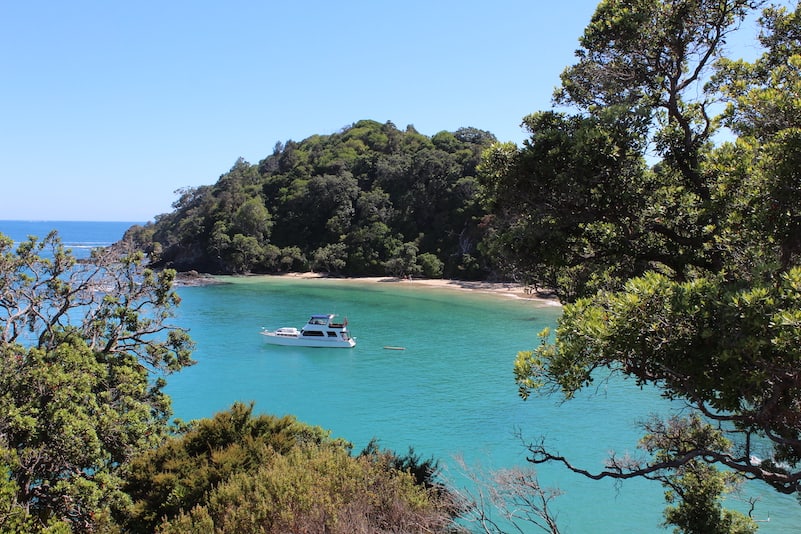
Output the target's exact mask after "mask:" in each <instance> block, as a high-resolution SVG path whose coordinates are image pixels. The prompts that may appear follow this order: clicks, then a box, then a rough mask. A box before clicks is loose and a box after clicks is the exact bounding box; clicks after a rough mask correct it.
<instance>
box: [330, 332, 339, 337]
mask: <svg viewBox="0 0 801 534" xmlns="http://www.w3.org/2000/svg"><path fill="white" fill-rule="evenodd" d="M328 337H337V333H336V332H328Z"/></svg>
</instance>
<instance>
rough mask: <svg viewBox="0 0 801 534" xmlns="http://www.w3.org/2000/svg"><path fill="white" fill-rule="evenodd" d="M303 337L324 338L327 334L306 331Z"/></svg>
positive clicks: (317, 331)
mask: <svg viewBox="0 0 801 534" xmlns="http://www.w3.org/2000/svg"><path fill="white" fill-rule="evenodd" d="M303 335H304V336H317V337H322V336H324V335H325V334H324V333H323V332H320V331H319V330H304V331H303Z"/></svg>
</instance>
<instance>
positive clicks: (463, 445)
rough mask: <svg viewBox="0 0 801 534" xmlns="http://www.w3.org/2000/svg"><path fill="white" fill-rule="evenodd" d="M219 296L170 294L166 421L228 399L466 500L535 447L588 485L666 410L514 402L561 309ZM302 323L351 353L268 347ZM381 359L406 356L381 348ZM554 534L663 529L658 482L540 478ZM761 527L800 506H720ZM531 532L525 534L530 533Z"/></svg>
mask: <svg viewBox="0 0 801 534" xmlns="http://www.w3.org/2000/svg"><path fill="white" fill-rule="evenodd" d="M132 224H141V223H125V222H53V221H33V222H28V221H0V233H3V234H5V235H8V236H10V237H11V238H12V239H14V240H15V241H17V242H18V241H20V240H24V239H26V238H27V236H28V235H38V236H39V237H44V235H46V234H47V232H49V231H50V230H51V229H56V230H58V231H59V232H60V234H61V235H62V238H63V240H64V243H65V245H67V246H69V247H72V248H74V250H85V247H91V246H107V245H109V244H111V243H113V242H116V241H117V240H119V239H120V238H121V237H122V234H123V233H124V232H125V230H126V229H127V228H128V227H130V226H131V225H132ZM220 281H221V282H224V283H221V284H215V285H210V286H203V287H180V288H178V293H179V295H180V296H181V299H182V302H181V305H180V307H179V308H178V313H177V316H176V318H175V321H174V323H175V324H176V325H178V326H181V327H183V328H187V329H188V330H189V333H190V336H191V337H192V338H193V339H194V341H195V342H196V350H195V353H194V355H193V358H194V359H195V360H196V361H197V364H196V365H195V366H192V367H190V368H187V369H185V370H183V371H181V372H179V373H176V374H173V375H169V376H168V377H167V382H168V386H167V389H166V391H167V393H168V394H169V395H170V396H171V397H172V399H173V409H174V416H175V417H177V418H180V419H183V420H190V419H196V418H203V417H211V416H213V415H214V414H215V413H216V412H219V411H221V410H225V409H227V408H229V407H230V406H231V405H232V404H233V403H234V402H237V401H241V402H246V403H247V402H253V403H254V404H255V411H256V412H258V413H272V414H275V415H279V416H280V415H285V414H292V415H294V416H296V417H297V418H298V419H299V420H300V421H303V422H305V423H309V424H313V425H319V426H321V427H323V428H326V429H328V430H330V431H331V433H332V435H333V436H335V437H341V438H344V439H346V440H348V441H350V442H352V443H353V444H354V450H355V451H359V450H361V448H363V447H364V446H365V445H367V443H368V442H369V441H370V440H371V439H373V438H376V439H378V441H379V444H380V446H381V447H385V448H389V449H393V450H396V451H397V452H399V453H405V452H406V451H407V450H408V448H409V447H413V448H414V451H415V452H416V453H417V454H419V455H421V456H422V457H424V458H428V457H433V458H435V459H437V460H438V461H439V463H440V466H441V467H442V468H443V477H444V478H445V479H446V480H447V481H448V482H449V483H450V484H452V485H454V486H456V487H463V488H471V486H470V483H469V481H468V480H467V478H466V477H465V475H464V473H462V472H461V471H460V469H459V465H458V464H459V461H458V459H459V458H461V459H463V460H464V462H465V463H466V464H467V465H468V466H470V467H471V468H474V469H499V468H514V467H522V468H528V464H527V462H526V447H525V443H533V442H537V441H539V438H540V437H544V438H545V440H546V444H549V445H550V447H551V448H552V449H553V450H554V451H558V452H559V453H560V454H563V455H564V456H566V457H567V458H569V459H570V460H571V461H572V462H573V463H574V464H575V465H579V466H581V467H584V468H587V469H588V470H589V471H592V472H597V471H600V470H601V469H602V468H603V462H604V460H605V458H607V456H608V454H609V452H610V451H615V452H616V453H617V454H618V455H622V454H625V453H626V452H630V453H632V454H637V453H638V450H637V449H636V444H637V441H638V440H639V438H640V437H641V435H642V431H641V430H640V429H639V428H638V426H637V422H638V421H642V420H644V419H645V418H647V416H648V415H649V414H651V413H658V414H663V415H664V414H666V413H668V412H669V411H671V410H674V409H677V408H678V407H679V405H677V404H671V403H670V402H668V401H667V400H665V399H663V398H661V397H660V396H659V394H658V392H657V391H656V390H654V389H649V388H645V389H640V388H638V387H637V386H636V385H635V384H634V383H633V382H632V381H626V380H622V379H618V378H613V379H611V380H609V381H599V382H598V385H597V386H595V387H594V388H588V390H587V391H585V392H583V393H582V394H581V395H579V396H578V398H576V399H574V400H571V401H568V402H564V403H562V402H560V400H561V399H559V398H555V397H554V398H548V397H532V398H531V399H529V400H528V401H523V400H521V399H520V398H519V397H518V395H517V387H516V385H515V383H514V378H513V374H512V364H513V361H514V358H515V356H516V354H517V352H518V351H521V350H530V349H533V348H534V347H536V345H537V344H538V337H537V334H538V333H539V332H540V331H541V330H542V329H543V328H544V327H546V326H554V325H555V324H556V320H557V318H558V316H559V313H560V309H559V308H558V307H554V306H542V305H538V304H537V302H536V301H534V300H528V299H513V298H508V297H503V296H499V295H491V294H484V293H481V294H479V293H471V292H466V291H456V290H453V289H446V288H433V287H432V288H429V287H420V286H415V285H413V284H403V283H380V282H372V283H368V282H363V283H360V282H354V281H345V280H336V279H304V278H288V277H220ZM312 313H336V314H339V315H340V316H347V318H348V321H349V328H350V330H351V334H352V335H353V336H355V337H356V339H357V345H356V347H355V348H353V349H317V348H300V347H279V346H270V345H266V344H265V343H264V341H263V339H262V336H260V335H259V331H260V330H261V328H262V327H267V328H270V329H274V328H277V327H281V326H296V327H300V326H302V324H303V323H304V322H305V320H306V319H307V318H308V316H309V315H310V314H312ZM385 346H396V347H404V348H405V350H402V351H394V350H386V349H384V347H385ZM536 471H537V473H538V477H539V480H540V483H541V484H542V485H543V486H545V487H554V488H558V489H559V490H561V492H562V493H563V494H562V495H561V496H559V497H557V498H556V500H555V501H554V505H553V506H554V509H555V510H556V512H557V513H558V523H559V525H560V529H561V531H562V532H563V533H565V534H567V533H573V534H576V533H585V532H603V533H606V532H608V533H646V534H647V533H657V532H667V531H669V530H670V529H665V528H664V527H662V526H660V524H661V523H662V521H663V517H662V510H663V509H664V506H665V502H664V497H663V494H664V489H663V488H662V487H661V486H660V485H659V484H658V483H656V482H650V481H645V480H629V481H625V482H623V483H622V484H615V483H614V482H612V481H592V480H589V479H586V478H583V477H581V476H579V475H574V474H572V473H570V472H568V471H567V470H566V469H564V468H561V467H559V466H557V465H541V466H537V468H536ZM747 498H757V499H758V502H757V505H756V508H755V511H754V514H753V516H754V517H755V518H756V519H759V520H763V521H764V522H761V523H760V524H759V525H760V530H759V532H760V533H769V534H771V533H776V534H778V533H781V534H785V533H791V532H798V531H799V530H801V505H799V503H798V502H797V500H796V499H795V498H794V497H791V496H786V495H780V494H778V493H777V492H775V491H774V490H772V489H770V488H769V487H768V486H767V485H765V484H763V483H760V482H748V483H746V484H745V485H744V486H743V491H742V494H741V495H737V496H732V497H730V498H729V499H728V500H727V502H726V503H725V506H726V507H730V508H736V509H739V510H742V511H747V510H748V506H747V503H746V502H745V499H747ZM538 531H539V530H537V529H535V528H534V527H533V526H532V527H531V528H530V530H526V532H538Z"/></svg>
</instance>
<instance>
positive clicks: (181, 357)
mask: <svg viewBox="0 0 801 534" xmlns="http://www.w3.org/2000/svg"><path fill="white" fill-rule="evenodd" d="M13 246H14V244H13V242H12V241H11V240H10V239H9V238H7V237H5V236H2V235H0V312H1V313H0V318H2V325H0V326H2V328H0V471H2V473H3V476H2V478H0V532H8V533H17V532H26V533H35V532H42V533H48V534H57V533H58V534H63V533H66V532H108V533H115V532H165V533H166V532H215V531H216V532H257V531H258V532H288V531H292V532H378V531H383V530H397V529H401V530H403V531H405V532H432V531H446V530H448V529H451V528H453V527H454V525H455V523H454V518H455V517H457V516H458V515H459V514H460V513H461V511H462V510H463V506H464V505H463V504H462V503H461V502H460V501H458V500H457V499H456V498H455V497H456V496H455V494H453V493H452V492H450V491H449V490H448V489H447V488H446V487H445V486H443V485H442V484H440V483H439V482H437V480H436V477H437V471H438V467H437V462H436V461H435V460H433V459H423V458H421V457H420V456H418V455H416V454H414V451H413V450H411V449H410V451H409V453H408V454H406V455H397V454H395V453H394V452H392V451H388V450H381V449H380V448H379V447H378V446H377V443H375V442H374V443H371V444H370V445H369V446H368V447H366V448H365V449H364V450H363V451H362V452H361V453H359V454H357V455H354V454H352V450H351V449H352V446H351V445H350V444H349V443H347V442H346V441H344V440H341V439H333V438H331V437H330V435H329V433H328V432H327V431H325V430H323V429H321V428H318V427H312V426H310V425H306V424H303V423H301V422H299V421H297V420H295V419H294V418H292V417H283V418H277V417H273V416H267V415H260V416H256V415H254V414H253V406H252V405H251V406H246V405H244V404H241V403H235V404H234V405H233V406H232V407H231V408H230V409H229V410H227V411H224V412H221V413H218V414H216V415H215V416H214V417H213V418H211V419H201V420H197V421H191V422H188V423H183V422H181V421H175V422H174V423H173V424H172V425H171V424H170V421H169V419H170V417H171V415H172V411H171V407H170V406H171V401H170V398H169V397H168V396H167V395H166V394H165V393H164V391H163V389H164V387H165V385H166V381H165V378H166V377H167V376H168V375H169V374H170V373H173V372H177V371H179V370H181V369H182V368H184V367H186V366H188V365H193V364H194V362H193V361H192V360H191V358H190V355H191V352H192V349H193V342H192V340H191V339H190V338H189V336H188V334H187V332H186V331H184V330H183V329H182V328H179V327H177V326H175V325H174V324H172V322H171V319H172V318H173V313H174V311H175V308H176V306H177V305H178V304H179V302H180V298H179V297H178V295H177V293H176V292H175V290H174V288H173V281H174V279H175V274H176V273H175V271H173V270H169V269H168V270H161V271H158V272H157V271H154V270H152V269H150V268H148V267H146V266H145V265H144V264H143V258H142V254H141V253H138V252H137V253H134V254H132V255H125V256H120V255H119V254H118V251H116V250H114V249H106V250H102V249H98V250H95V251H94V252H93V253H92V256H91V258H89V259H88V261H85V262H77V261H76V259H75V257H74V256H72V254H71V252H70V251H69V250H67V249H65V248H64V246H63V244H62V243H61V240H60V239H59V237H58V236H57V235H56V234H55V233H52V234H50V235H48V236H46V237H45V238H44V239H42V240H39V239H37V238H35V237H32V238H31V239H30V240H28V241H26V242H23V243H20V244H19V245H18V246H17V247H16V250H13V249H12V247H13Z"/></svg>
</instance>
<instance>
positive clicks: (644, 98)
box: [482, 0, 801, 532]
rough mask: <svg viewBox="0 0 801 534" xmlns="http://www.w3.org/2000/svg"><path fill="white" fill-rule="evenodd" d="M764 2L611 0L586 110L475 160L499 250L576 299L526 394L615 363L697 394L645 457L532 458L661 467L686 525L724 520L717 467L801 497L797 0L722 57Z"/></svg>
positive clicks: (582, 106) (570, 91)
mask: <svg viewBox="0 0 801 534" xmlns="http://www.w3.org/2000/svg"><path fill="white" fill-rule="evenodd" d="M765 4H766V3H765V2H749V1H745V0H723V1H720V0H678V1H658V2H655V1H653V0H606V1H604V2H601V3H600V4H599V6H598V8H597V10H596V12H595V14H594V16H593V18H592V20H591V21H590V23H589V25H588V26H587V28H586V29H585V32H584V34H583V36H582V37H581V39H580V48H579V50H578V51H577V52H576V63H575V64H574V65H572V66H569V67H568V68H567V69H566V70H565V71H564V72H563V74H562V85H561V87H560V88H559V89H557V91H556V94H555V99H556V102H557V103H561V104H568V105H570V106H572V107H573V108H574V109H575V110H576V112H575V113H572V114H571V113H566V112H557V111H543V112H538V113H535V114H532V115H530V116H528V117H526V119H525V120H524V123H525V125H526V127H527V128H528V129H529V131H530V132H531V137H530V139H528V140H527V141H526V142H525V143H524V145H523V147H521V148H518V147H514V146H509V145H495V146H494V147H493V148H492V149H491V150H490V151H489V152H488V153H487V154H486V155H485V158H484V163H483V164H482V165H483V167H485V168H486V172H485V173H484V174H482V176H483V177H484V179H485V185H486V187H487V197H488V198H489V199H491V200H492V204H493V219H492V223H491V225H490V227H491V229H492V230H493V231H494V232H495V236H496V238H497V239H496V240H495V241H494V244H493V250H494V251H495V254H497V255H498V256H502V257H503V258H505V261H506V263H507V264H508V265H510V266H512V267H513V268H514V270H515V271H516V272H517V273H518V274H519V276H520V277H521V278H522V279H524V280H527V281H529V282H530V283H532V284H536V285H543V286H546V287H550V288H553V289H554V290H555V291H556V292H557V293H558V294H559V296H560V298H561V300H562V301H563V302H564V303H565V304H566V306H565V307H564V313H563V315H562V317H561V318H560V320H559V324H558V328H557V329H556V331H555V332H554V335H553V336H552V335H551V333H550V332H543V334H542V344H541V345H540V346H539V347H537V348H536V349H535V350H531V351H525V352H521V353H520V354H519V355H518V359H517V361H516V365H515V375H516V378H517V382H518V385H519V386H520V392H521V395H522V396H523V397H527V396H528V395H529V394H530V393H532V392H534V391H548V392H560V393H561V394H563V395H564V396H565V397H566V398H568V399H569V398H571V397H573V396H574V395H575V394H576V392H577V391H579V390H581V389H583V388H586V387H588V386H589V385H590V384H592V383H593V382H594V381H596V380H599V379H603V378H606V377H608V376H609V375H610V374H621V375H623V376H626V377H631V378H633V379H635V380H636V381H637V383H638V384H641V385H646V384H647V385H651V386H655V387H657V388H659V389H660V390H661V391H662V392H663V394H664V395H665V396H666V397H668V398H671V399H675V400H680V401H683V402H684V403H685V404H686V408H685V412H684V414H683V415H682V416H681V417H675V418H670V419H668V420H666V421H649V422H647V423H645V424H644V425H643V426H644V429H645V431H646V435H645V437H644V438H643V441H642V442H641V443H640V447H641V448H642V449H643V451H644V452H645V453H647V454H644V455H643V456H642V457H640V458H632V457H625V458H624V457H615V456H613V457H611V458H609V460H608V461H607V463H606V465H605V466H603V468H600V469H597V470H596V471H593V470H585V469H584V468H582V467H579V466H574V465H572V464H571V463H570V461H569V459H567V458H564V457H561V456H559V455H558V454H555V453H554V452H553V451H552V450H549V448H548V447H546V446H545V444H543V443H538V444H533V445H532V446H531V448H530V451H531V453H532V456H531V459H532V461H534V462H535V463H539V462H546V461H557V462H560V463H562V464H564V465H565V466H566V467H568V468H570V469H573V470H574V471H576V472H579V473H582V474H584V475H587V476H590V477H592V478H604V477H610V478H615V479H626V478H632V477H646V478H653V479H657V480H660V481H661V482H662V483H663V484H665V485H666V486H667V487H668V488H669V495H672V497H670V498H669V500H668V501H669V502H671V503H674V502H677V501H679V502H681V501H683V502H681V504H679V505H678V506H672V507H670V508H669V510H668V512H666V518H667V520H668V522H669V523H671V524H674V525H677V526H680V527H682V528H685V529H687V530H686V531H691V532H723V531H726V532H728V531H729V530H728V528H719V527H720V525H722V524H724V523H726V522H727V521H730V520H731V518H730V517H729V518H728V519H727V518H726V517H725V516H724V514H720V513H715V514H713V515H711V516H710V515H709V514H706V513H705V512H703V513H702V512H699V510H708V509H712V508H704V506H705V505H707V504H709V502H710V498H711V497H710V496H711V495H717V494H718V493H719V491H718V490H714V491H713V490H711V489H710V488H712V487H717V488H722V487H723V486H724V485H725V484H716V483H713V482H714V481H718V482H719V481H722V480H724V477H723V475H721V474H720V473H718V472H717V471H716V470H715V468H716V467H719V466H722V467H724V468H725V469H724V471H723V473H726V475H725V476H726V477H728V474H730V473H737V474H738V475H740V476H741V477H742V478H745V479H758V480H761V481H764V482H766V483H767V484H769V485H770V486H772V487H773V488H774V489H776V490H777V491H780V492H783V493H787V494H796V495H797V494H798V493H799V491H801V404H800V402H801V173H799V169H801V121H800V120H799V118H801V99H800V98H799V95H801V38H800V37H801V34H800V33H799V27H801V24H799V23H800V22H801V10H799V7H798V5H797V4H796V5H794V6H793V7H792V8H790V9H788V8H787V7H768V8H767V9H765V10H764V11H762V12H761V18H760V20H759V22H760V27H761V33H760V36H759V44H760V45H761V50H762V51H763V54H762V55H761V56H760V57H758V58H757V59H756V60H755V61H753V62H746V61H742V60H737V59H735V58H731V57H727V55H726V54H727V48H726V43H727V41H728V40H729V39H730V38H731V36H732V35H733V33H734V32H735V31H738V30H739V29H740V27H741V24H742V23H743V21H744V20H746V18H747V17H748V16H750V15H752V14H754V13H756V11H755V10H756V9H757V8H759V7H761V6H764V5H765ZM722 126H726V127H727V128H728V130H729V131H730V132H731V134H732V135H731V136H730V137H726V138H723V139H722V138H720V137H716V133H717V132H719V131H720V128H721V127H722ZM655 156H656V157H658V158H659V160H658V163H656V164H655V165H648V164H646V162H647V161H648V160H649V159H653V158H654V157H655ZM693 507H694V508H693ZM691 509H692V510H691ZM699 517H714V518H715V522H718V525H717V526H716V527H715V528H714V529H713V528H712V526H711V525H710V524H707V525H706V526H699V525H698V523H696V524H695V526H691V525H690V523H691V520H692V518H695V519H698V518H699ZM750 528H751V527H747V529H746V530H748V529H750Z"/></svg>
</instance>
